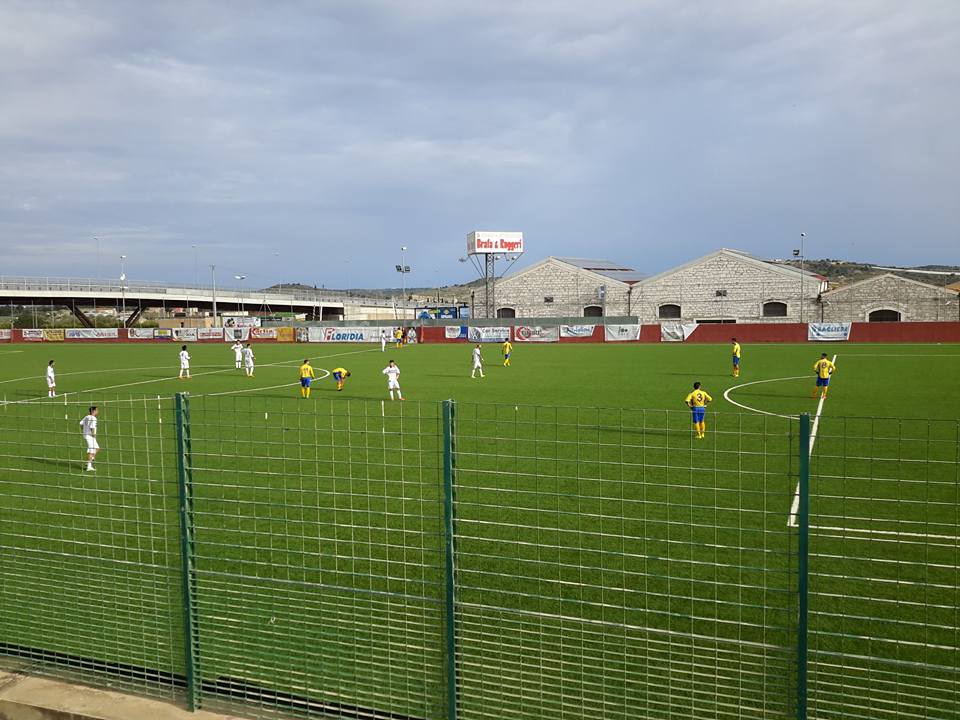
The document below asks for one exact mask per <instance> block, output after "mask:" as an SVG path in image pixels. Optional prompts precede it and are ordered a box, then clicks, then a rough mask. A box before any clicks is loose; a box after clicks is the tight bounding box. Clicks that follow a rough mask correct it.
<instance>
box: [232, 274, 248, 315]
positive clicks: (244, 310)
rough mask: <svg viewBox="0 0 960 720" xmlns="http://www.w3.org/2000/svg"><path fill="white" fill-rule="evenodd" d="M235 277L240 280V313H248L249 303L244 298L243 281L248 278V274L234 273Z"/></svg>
mask: <svg viewBox="0 0 960 720" xmlns="http://www.w3.org/2000/svg"><path fill="white" fill-rule="evenodd" d="M233 279H234V280H239V281H240V314H241V315H246V314H247V303H246V301H245V300H244V299H243V281H244V280H246V279H247V276H246V275H234V276H233Z"/></svg>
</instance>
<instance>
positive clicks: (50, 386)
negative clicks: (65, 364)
mask: <svg viewBox="0 0 960 720" xmlns="http://www.w3.org/2000/svg"><path fill="white" fill-rule="evenodd" d="M56 396H57V374H56V373H55V372H54V370H53V360H51V361H50V362H48V363H47V397H56Z"/></svg>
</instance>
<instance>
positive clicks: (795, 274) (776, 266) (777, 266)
mask: <svg viewBox="0 0 960 720" xmlns="http://www.w3.org/2000/svg"><path fill="white" fill-rule="evenodd" d="M722 255H727V256H731V257H735V258H737V259H739V260H742V261H744V262H746V263H748V264H750V265H753V266H755V267H759V268H764V269H766V270H770V271H772V272H775V273H778V274H780V275H783V276H784V277H790V278H794V279H796V278H799V277H800V275H801V273H802V274H803V276H804V277H807V278H810V279H812V280H816V281H817V282H818V283H821V282H826V278H825V277H823V276H822V275H818V274H817V273H814V272H810V271H809V270H806V269H804V270H802V271H801V270H800V268H797V267H794V266H793V265H786V264H784V263H779V262H773V261H771V260H761V259H760V258H758V257H754V256H753V255H751V254H750V253H746V252H743V251H742V250H732V249H730V248H720V249H719V250H715V251H714V252H712V253H709V254H707V255H704V256H702V257H698V258H695V259H693V260H690V261H688V262H685V263H683V264H682V265H678V266H677V267H674V268H670V269H669V270H664V271H663V272H661V273H657V274H656V275H653V276H651V277H648V278H646V279H644V280H643V283H642V284H647V283H652V282H656V281H657V280H661V279H663V278H665V277H668V276H670V275H673V274H674V273H678V272H680V271H681V270H686V269H687V268H690V267H694V266H696V265H699V264H700V263H702V262H706V261H707V260H712V259H713V258H715V257H720V256H722Z"/></svg>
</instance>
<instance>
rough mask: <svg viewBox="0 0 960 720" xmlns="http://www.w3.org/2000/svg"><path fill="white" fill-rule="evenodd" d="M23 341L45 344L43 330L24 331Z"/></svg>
mask: <svg viewBox="0 0 960 720" xmlns="http://www.w3.org/2000/svg"><path fill="white" fill-rule="evenodd" d="M23 339H24V340H27V341H29V342H43V330H39V329H35V328H31V329H29V330H24V331H23Z"/></svg>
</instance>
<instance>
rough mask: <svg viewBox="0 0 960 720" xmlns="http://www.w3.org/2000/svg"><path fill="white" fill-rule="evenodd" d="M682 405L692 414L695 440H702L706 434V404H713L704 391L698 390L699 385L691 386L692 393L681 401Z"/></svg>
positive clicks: (696, 383)
mask: <svg viewBox="0 0 960 720" xmlns="http://www.w3.org/2000/svg"><path fill="white" fill-rule="evenodd" d="M683 402H684V404H685V405H686V406H687V407H688V408H690V410H691V411H692V412H693V429H694V432H696V433H697V439H698V440H702V439H703V438H704V436H705V435H706V434H707V422H706V417H707V403H709V402H713V398H712V397H710V396H709V395H708V394H707V392H706V391H705V390H701V389H700V383H698V382H695V383H694V384H693V392H691V393H690V394H689V395H687V396H686V397H685V398H684V399H683Z"/></svg>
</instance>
